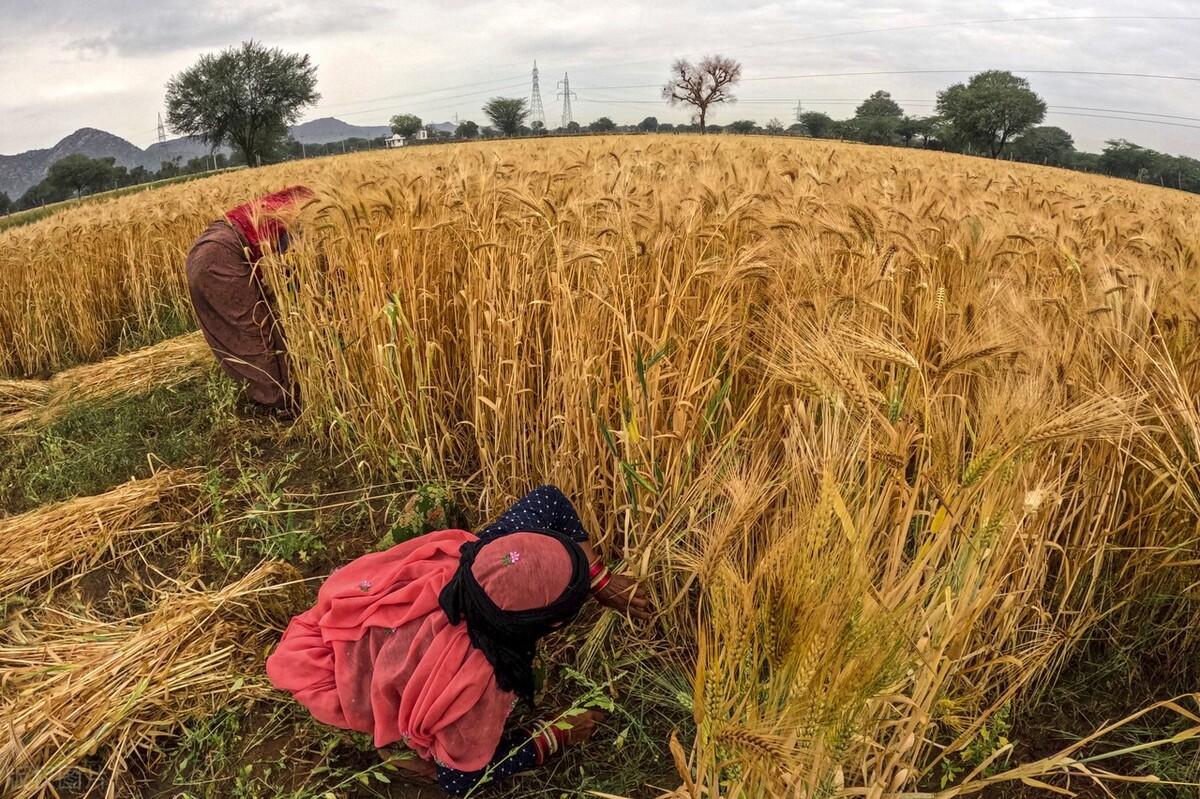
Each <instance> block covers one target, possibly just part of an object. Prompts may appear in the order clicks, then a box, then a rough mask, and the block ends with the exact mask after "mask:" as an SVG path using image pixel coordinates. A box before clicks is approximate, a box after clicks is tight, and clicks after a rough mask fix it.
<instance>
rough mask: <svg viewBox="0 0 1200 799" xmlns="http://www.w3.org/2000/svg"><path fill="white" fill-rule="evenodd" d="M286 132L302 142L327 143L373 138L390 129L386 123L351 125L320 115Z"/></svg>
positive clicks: (388, 132) (386, 132) (385, 134)
mask: <svg viewBox="0 0 1200 799" xmlns="http://www.w3.org/2000/svg"><path fill="white" fill-rule="evenodd" d="M288 133H290V134H291V136H292V138H293V139H295V140H296V141H298V142H301V143H303V144H328V143H329V142H335V141H341V140H342V139H350V138H355V137H357V138H360V139H374V138H375V137H377V136H390V135H391V133H392V129H391V128H389V127H388V126H387V125H351V124H350V123H348V122H343V121H342V120H340V119H335V118H334V117H321V118H320V119H314V120H312V121H310V122H304V123H302V124H299V125H293V126H292V127H291V128H289V129H288Z"/></svg>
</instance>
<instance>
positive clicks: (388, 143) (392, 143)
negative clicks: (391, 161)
mask: <svg viewBox="0 0 1200 799" xmlns="http://www.w3.org/2000/svg"><path fill="white" fill-rule="evenodd" d="M383 146H384V147H387V148H388V149H389V150H390V149H392V148H393V147H403V146H404V137H403V136H401V135H400V134H399V133H393V134H392V135H391V136H388V137H387V138H386V139H384V140H383Z"/></svg>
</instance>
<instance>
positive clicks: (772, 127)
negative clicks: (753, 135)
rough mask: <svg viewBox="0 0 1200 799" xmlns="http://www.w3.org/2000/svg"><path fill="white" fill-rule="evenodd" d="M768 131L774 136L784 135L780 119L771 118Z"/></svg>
mask: <svg viewBox="0 0 1200 799" xmlns="http://www.w3.org/2000/svg"><path fill="white" fill-rule="evenodd" d="M766 131H767V133H770V134H771V135H772V136H778V135H779V134H781V133H783V123H782V122H780V121H779V118H778V117H771V121H770V122H768V123H767V127H766Z"/></svg>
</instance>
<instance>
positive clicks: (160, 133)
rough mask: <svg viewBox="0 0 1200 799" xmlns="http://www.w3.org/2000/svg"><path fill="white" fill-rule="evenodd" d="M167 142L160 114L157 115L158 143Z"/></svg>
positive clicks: (165, 130)
mask: <svg viewBox="0 0 1200 799" xmlns="http://www.w3.org/2000/svg"><path fill="white" fill-rule="evenodd" d="M166 140H167V129H166V128H164V127H163V123H162V114H159V115H158V143H159V144H162V143H163V142H165V141H166Z"/></svg>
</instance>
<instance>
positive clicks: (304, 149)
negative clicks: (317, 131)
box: [300, 142, 308, 158]
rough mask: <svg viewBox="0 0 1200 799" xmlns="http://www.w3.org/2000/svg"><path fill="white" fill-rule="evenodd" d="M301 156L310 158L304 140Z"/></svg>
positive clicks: (301, 143) (301, 144)
mask: <svg viewBox="0 0 1200 799" xmlns="http://www.w3.org/2000/svg"><path fill="white" fill-rule="evenodd" d="M300 157H301V158H308V148H307V147H305V146H304V142H300Z"/></svg>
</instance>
